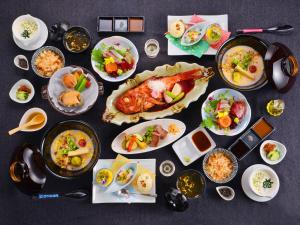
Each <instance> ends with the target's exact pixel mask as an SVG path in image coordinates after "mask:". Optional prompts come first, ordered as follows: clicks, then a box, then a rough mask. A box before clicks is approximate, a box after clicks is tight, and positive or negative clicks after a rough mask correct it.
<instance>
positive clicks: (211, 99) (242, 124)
mask: <svg viewBox="0 0 300 225" xmlns="http://www.w3.org/2000/svg"><path fill="white" fill-rule="evenodd" d="M224 100H226V101H228V107H224V108H222V107H220V105H222V104H220V103H222V101H224ZM241 103H242V106H241ZM226 104H227V103H226ZM241 108H243V109H241ZM242 111H243V112H242ZM201 114H202V126H204V127H206V128H208V129H209V130H210V131H211V132H213V133H215V134H217V135H226V136H234V135H237V134H239V133H241V132H242V131H243V130H245V129H246V128H247V126H248V124H249V122H250V119H251V108H250V105H249V103H248V101H247V99H246V97H245V96H244V95H243V94H242V93H240V92H238V91H236V90H233V89H229V88H221V89H217V90H215V91H213V92H212V93H210V94H209V95H208V97H207V99H206V100H205V101H204V103H203V105H202V108H201ZM220 115H225V116H226V117H228V118H229V120H230V121H231V122H230V123H231V124H229V125H230V126H228V127H226V126H223V127H221V126H220V125H219V122H218V121H219V118H218V117H219V116H220ZM236 118H237V119H236Z"/></svg>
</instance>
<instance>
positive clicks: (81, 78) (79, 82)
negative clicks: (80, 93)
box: [74, 74, 85, 90]
mask: <svg viewBox="0 0 300 225" xmlns="http://www.w3.org/2000/svg"><path fill="white" fill-rule="evenodd" d="M84 78H85V76H84V75H83V74H81V75H80V76H79V78H78V80H77V84H76V85H75V87H74V89H75V90H77V88H78V87H79V85H80V84H81V82H82V81H83V79H84Z"/></svg>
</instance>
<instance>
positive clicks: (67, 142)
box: [51, 130, 94, 171]
mask: <svg viewBox="0 0 300 225" xmlns="http://www.w3.org/2000/svg"><path fill="white" fill-rule="evenodd" d="M93 154H94V146H93V142H92V140H91V138H90V137H89V136H88V135H87V134H86V133H85V132H83V131H80V130H66V131H64V132H62V133H60V134H59V135H57V137H56V138H55V139H54V141H53V142H52V144H51V158H52V160H53V162H54V163H55V164H56V165H57V166H59V167H60V168H62V169H67V170H70V171H76V170H80V169H83V168H84V167H86V166H87V165H88V164H89V162H90V161H91V159H92V156H93Z"/></svg>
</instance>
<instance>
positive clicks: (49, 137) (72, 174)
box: [41, 120, 101, 179]
mask: <svg viewBox="0 0 300 225" xmlns="http://www.w3.org/2000/svg"><path fill="white" fill-rule="evenodd" d="M66 130H81V131H83V132H85V133H86V134H87V135H88V136H89V137H90V138H91V140H92V142H93V146H94V154H93V156H92V159H91V161H90V162H89V164H88V165H87V166H85V167H84V168H82V169H81V170H76V171H71V170H67V169H62V168H60V167H59V166H58V165H56V164H55V163H54V161H53V160H52V157H51V144H52V142H53V141H54V139H55V138H56V137H57V135H59V134H60V133H62V132H64V131H66ZM41 150H42V154H43V158H44V160H45V164H46V168H47V169H48V170H49V171H50V172H51V173H52V174H54V175H55V176H57V177H60V178H66V179H71V178H76V177H79V176H81V175H83V174H85V173H87V172H88V171H90V170H92V169H93V167H94V166H95V165H96V163H97V161H98V159H99V156H100V151H101V150H100V141H99V139H98V136H97V134H96V132H95V130H94V129H93V128H92V127H91V126H90V125H88V124H87V123H85V122H82V121H78V120H67V121H63V122H59V123H57V124H56V125H54V126H53V127H52V128H51V129H50V130H48V131H47V132H46V134H45V135H44V138H43V141H42V144H41Z"/></svg>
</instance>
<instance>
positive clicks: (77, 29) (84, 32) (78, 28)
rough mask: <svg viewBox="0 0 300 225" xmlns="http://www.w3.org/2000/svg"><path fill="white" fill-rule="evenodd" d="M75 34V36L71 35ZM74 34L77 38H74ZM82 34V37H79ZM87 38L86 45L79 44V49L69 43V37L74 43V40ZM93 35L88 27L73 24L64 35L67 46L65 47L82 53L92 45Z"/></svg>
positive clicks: (64, 43) (64, 42)
mask: <svg viewBox="0 0 300 225" xmlns="http://www.w3.org/2000/svg"><path fill="white" fill-rule="evenodd" d="M72 34H73V36H71V35H72ZM74 36H75V37H76V38H77V40H76V39H75V38H74ZM79 36H81V37H79ZM83 37H84V38H86V41H87V43H85V45H84V46H77V48H78V49H71V48H70V46H69V45H68V40H67V39H68V38H70V39H72V40H71V41H72V43H73V44H74V42H76V41H82V39H83ZM79 38H80V40H78V39H79ZM91 41H92V38H91V35H90V32H89V31H88V29H86V28H85V27H81V26H73V27H70V28H69V29H68V30H67V31H66V32H65V33H64V36H63V45H64V47H65V49H66V50H67V51H69V52H71V53H81V52H84V51H86V50H87V49H88V48H89V47H90V45H91Z"/></svg>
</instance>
